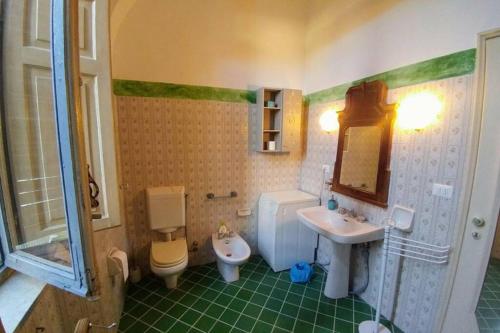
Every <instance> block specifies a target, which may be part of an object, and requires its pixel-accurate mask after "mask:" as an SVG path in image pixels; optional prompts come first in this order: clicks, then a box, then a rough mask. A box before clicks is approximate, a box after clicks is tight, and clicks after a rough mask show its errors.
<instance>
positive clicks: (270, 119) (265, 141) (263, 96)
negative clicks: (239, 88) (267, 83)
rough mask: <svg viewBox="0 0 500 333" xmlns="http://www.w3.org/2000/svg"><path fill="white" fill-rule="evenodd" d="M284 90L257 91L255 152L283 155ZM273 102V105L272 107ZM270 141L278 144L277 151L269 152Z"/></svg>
mask: <svg viewBox="0 0 500 333" xmlns="http://www.w3.org/2000/svg"><path fill="white" fill-rule="evenodd" d="M283 95H284V90H283V89H276V88H260V89H259V90H258V91H257V142H256V147H255V150H256V151H258V152H266V153H283V146H282V143H283V118H284V117H283V114H284V109H283ZM269 102H272V103H273V105H270V104H269ZM269 141H275V142H276V149H275V150H269V148H268V147H269Z"/></svg>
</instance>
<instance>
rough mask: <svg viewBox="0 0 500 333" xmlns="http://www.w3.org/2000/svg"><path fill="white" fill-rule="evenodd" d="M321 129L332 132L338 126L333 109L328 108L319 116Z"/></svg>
mask: <svg viewBox="0 0 500 333" xmlns="http://www.w3.org/2000/svg"><path fill="white" fill-rule="evenodd" d="M319 124H320V125H321V129H323V131H326V132H333V131H335V130H337V129H338V128H339V120H338V116H337V112H335V110H328V111H326V112H324V113H323V114H322V115H321V117H320V118H319Z"/></svg>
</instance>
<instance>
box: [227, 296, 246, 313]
mask: <svg viewBox="0 0 500 333" xmlns="http://www.w3.org/2000/svg"><path fill="white" fill-rule="evenodd" d="M247 304H248V302H245V301H242V300H241V299H237V298H234V299H233V300H232V301H231V303H229V306H228V308H230V309H232V310H234V311H237V312H241V311H243V309H244V308H245V307H246V306H247Z"/></svg>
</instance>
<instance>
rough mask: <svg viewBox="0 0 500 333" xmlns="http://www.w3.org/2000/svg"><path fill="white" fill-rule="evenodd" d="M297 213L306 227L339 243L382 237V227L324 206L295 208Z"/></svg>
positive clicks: (367, 240)
mask: <svg viewBox="0 0 500 333" xmlns="http://www.w3.org/2000/svg"><path fill="white" fill-rule="evenodd" d="M297 215H298V216H299V219H300V221H301V222H302V223H304V224H305V225H306V226H307V227H309V228H311V229H312V230H314V231H316V232H317V233H319V234H321V235H323V236H325V237H326V238H328V239H330V240H332V241H334V242H337V243H340V244H358V243H365V242H371V241H374V240H378V239H382V238H384V228H383V227H382V226H376V225H373V224H370V223H366V222H358V221H357V220H356V219H354V218H351V217H346V216H343V215H340V214H339V213H337V212H335V211H332V210H328V209H326V207H323V206H318V207H310V208H303V209H299V210H297Z"/></svg>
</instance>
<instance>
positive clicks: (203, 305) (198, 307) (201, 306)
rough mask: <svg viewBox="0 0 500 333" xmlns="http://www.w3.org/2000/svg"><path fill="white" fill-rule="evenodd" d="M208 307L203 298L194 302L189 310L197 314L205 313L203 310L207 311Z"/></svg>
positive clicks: (208, 304)
mask: <svg viewBox="0 0 500 333" xmlns="http://www.w3.org/2000/svg"><path fill="white" fill-rule="evenodd" d="M209 306H210V302H209V301H207V300H206V299H203V298H198V299H197V300H196V302H194V303H193V305H191V308H193V309H195V310H197V311H199V312H205V310H206V309H208V307H209Z"/></svg>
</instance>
